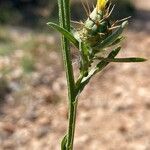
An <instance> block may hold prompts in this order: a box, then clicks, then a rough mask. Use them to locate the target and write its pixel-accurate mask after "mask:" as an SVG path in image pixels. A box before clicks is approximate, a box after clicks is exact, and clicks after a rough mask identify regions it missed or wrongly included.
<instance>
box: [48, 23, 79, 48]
mask: <svg viewBox="0 0 150 150" xmlns="http://www.w3.org/2000/svg"><path fill="white" fill-rule="evenodd" d="M47 25H49V26H50V27H52V28H54V29H56V30H57V31H58V32H60V33H61V34H62V35H64V36H65V38H67V39H68V40H69V41H70V42H71V43H72V44H74V45H75V46H76V47H77V48H79V42H78V41H77V40H76V39H75V38H74V36H73V35H72V34H71V33H70V32H68V31H67V30H66V29H64V28H62V27H60V26H59V25H57V24H55V23H53V22H48V23H47Z"/></svg>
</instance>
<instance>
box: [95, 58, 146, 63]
mask: <svg viewBox="0 0 150 150" xmlns="http://www.w3.org/2000/svg"><path fill="white" fill-rule="evenodd" d="M98 59H101V60H102V61H106V62H119V63H130V62H144V61H146V59H144V58H136V57H130V58H114V59H110V58H102V57H101V58H98Z"/></svg>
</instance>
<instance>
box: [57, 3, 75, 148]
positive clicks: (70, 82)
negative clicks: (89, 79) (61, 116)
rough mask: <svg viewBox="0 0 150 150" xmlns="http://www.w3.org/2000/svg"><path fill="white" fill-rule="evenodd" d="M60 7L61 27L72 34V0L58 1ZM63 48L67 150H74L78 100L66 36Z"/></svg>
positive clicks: (63, 38) (63, 40)
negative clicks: (67, 114)
mask: <svg viewBox="0 0 150 150" xmlns="http://www.w3.org/2000/svg"><path fill="white" fill-rule="evenodd" d="M58 6H59V21H60V26H61V27H63V28H64V29H66V30H67V31H69V32H70V0H58ZM62 47H63V48H62V49H63V50H62V51H63V60H64V65H65V71H66V78H67V87H68V101H69V124H68V131H67V141H66V142H67V143H66V147H65V150H73V141H74V132H75V122H76V109H77V99H76V94H75V93H76V92H75V81H74V75H73V67H72V61H71V52H70V43H69V41H68V40H67V39H66V38H65V37H64V36H63V37H62Z"/></svg>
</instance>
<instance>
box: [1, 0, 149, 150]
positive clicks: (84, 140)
mask: <svg viewBox="0 0 150 150" xmlns="http://www.w3.org/2000/svg"><path fill="white" fill-rule="evenodd" d="M84 2H85V1H84ZM113 2H114V3H115V4H116V8H115V11H114V13H113V15H112V17H113V19H119V18H123V17H127V16H132V19H130V24H129V26H128V29H127V30H126V32H125V33H124V34H125V36H126V39H125V41H124V42H123V43H122V46H123V51H122V52H121V53H120V54H119V55H120V57H129V56H131V57H132V56H137V57H145V58H149V57H150V49H149V48H150V1H149V0H132V1H131V0H118V1H117V0H114V1H113ZM93 4H95V1H93V2H92V3H91V1H90V0H89V5H90V7H91V9H92V5H93ZM71 16H72V20H76V21H80V20H86V13H85V10H84V9H83V6H82V5H81V0H73V1H72V4H71ZM48 21H53V22H58V8H57V1H55V0H42V1H40V0H0V150H41V149H43V150H59V149H60V148H59V147H60V139H61V137H62V136H63V135H64V133H65V131H66V127H67V100H66V95H67V91H66V80H65V73H64V69H63V64H62V56H61V51H60V38H59V37H60V36H59V34H58V33H56V32H55V31H54V30H52V29H50V28H48V27H47V25H46V23H47V22H48ZM72 26H74V24H72ZM72 58H73V66H74V69H75V72H77V67H78V56H77V50H76V49H75V48H74V47H72ZM149 68H150V63H149V61H147V62H145V63H136V64H132V63H131V64H115V63H112V64H111V65H109V66H108V67H107V68H106V69H105V70H104V71H103V72H101V74H99V75H97V76H95V78H94V79H92V80H91V82H90V84H89V85H88V86H87V87H86V89H85V91H84V93H83V94H82V95H81V98H80V100H79V109H78V116H77V128H76V135H75V136H76V137H75V149H76V150H99V149H101V150H150V140H149V139H150V94H149V91H150V78H149V77H150V69H149Z"/></svg>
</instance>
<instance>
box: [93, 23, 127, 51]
mask: <svg viewBox="0 0 150 150" xmlns="http://www.w3.org/2000/svg"><path fill="white" fill-rule="evenodd" d="M127 23H128V21H124V22H123V23H122V24H121V25H120V27H119V28H118V29H117V30H116V31H114V32H113V33H112V34H111V35H110V36H109V37H107V38H106V39H105V40H104V41H102V42H101V43H100V44H98V45H95V46H94V49H97V50H99V49H103V48H105V47H107V46H109V45H111V44H112V43H113V42H115V41H116V39H117V38H118V37H119V36H120V35H121V33H122V32H123V30H124V28H125V27H126V25H127Z"/></svg>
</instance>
